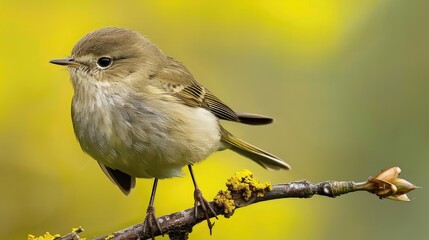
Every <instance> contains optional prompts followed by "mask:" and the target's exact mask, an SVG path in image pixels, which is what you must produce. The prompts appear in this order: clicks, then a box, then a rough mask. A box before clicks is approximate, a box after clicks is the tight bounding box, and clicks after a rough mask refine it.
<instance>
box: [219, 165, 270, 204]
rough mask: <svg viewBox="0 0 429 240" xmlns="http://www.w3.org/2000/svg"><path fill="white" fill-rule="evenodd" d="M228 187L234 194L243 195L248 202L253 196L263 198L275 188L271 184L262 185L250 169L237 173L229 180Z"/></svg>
mask: <svg viewBox="0 0 429 240" xmlns="http://www.w3.org/2000/svg"><path fill="white" fill-rule="evenodd" d="M226 186H227V187H228V190H229V191H231V192H233V193H241V195H242V196H243V198H244V200H246V201H248V200H249V199H250V198H251V197H253V196H256V197H263V196H264V195H265V192H267V191H270V190H271V189H272V187H273V186H272V184H271V183H270V182H264V183H260V182H259V180H258V179H257V178H254V177H253V173H252V172H251V171H250V170H248V169H243V170H241V171H239V172H236V173H235V174H234V176H233V177H231V178H229V179H228V181H227V183H226Z"/></svg>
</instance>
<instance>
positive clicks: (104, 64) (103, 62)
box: [97, 57, 113, 69]
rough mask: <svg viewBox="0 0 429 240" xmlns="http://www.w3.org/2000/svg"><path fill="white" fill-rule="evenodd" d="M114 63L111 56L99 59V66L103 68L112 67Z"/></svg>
mask: <svg viewBox="0 0 429 240" xmlns="http://www.w3.org/2000/svg"><path fill="white" fill-rule="evenodd" d="M112 63H113V59H112V58H110V57H101V58H99V59H98V60H97V66H98V67H99V68H101V69H106V68H108V67H110V66H111V65H112Z"/></svg>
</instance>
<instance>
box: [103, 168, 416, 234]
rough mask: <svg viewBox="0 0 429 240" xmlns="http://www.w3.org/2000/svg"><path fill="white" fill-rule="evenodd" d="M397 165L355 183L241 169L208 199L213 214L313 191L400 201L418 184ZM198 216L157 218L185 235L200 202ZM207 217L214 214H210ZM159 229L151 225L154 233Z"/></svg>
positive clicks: (139, 228) (189, 212)
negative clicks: (260, 175)
mask: <svg viewBox="0 0 429 240" xmlns="http://www.w3.org/2000/svg"><path fill="white" fill-rule="evenodd" d="M399 172H400V169H399V168H398V167H393V168H389V169H387V170H385V171H383V172H381V173H380V174H379V175H377V176H376V177H374V178H370V179H368V180H367V181H365V182H360V183H355V182H352V181H325V182H321V183H317V184H314V183H311V182H309V181H307V180H301V181H296V182H290V183H285V184H276V185H271V184H270V183H269V182H267V183H259V181H258V180H257V179H254V178H253V175H252V173H251V172H250V171H248V170H243V171H241V172H238V173H236V174H235V176H234V177H232V178H230V179H228V181H227V184H226V185H227V187H228V190H226V191H219V193H218V194H217V195H216V197H215V200H214V201H212V202H210V205H211V206H212V207H213V209H214V211H215V213H216V215H224V216H225V217H227V218H228V217H230V216H231V215H232V214H233V213H234V211H235V209H237V208H241V207H245V206H248V205H251V204H254V203H258V202H263V201H268V200H273V199H279V198H311V197H312V196H314V195H321V196H327V197H332V198H334V197H337V196H340V195H343V194H346V193H350V192H355V191H368V192H370V193H374V194H376V195H377V196H378V197H380V198H388V199H393V200H399V201H409V199H408V197H407V196H406V193H407V192H409V191H411V190H413V189H416V188H417V187H416V186H415V185H413V184H411V183H409V182H407V181H406V180H404V179H400V178H397V177H398V175H399ZM199 208H200V209H199V211H198V213H199V214H198V215H197V217H195V216H194V208H189V209H186V210H183V211H180V212H176V213H172V214H169V215H165V216H162V217H159V218H158V219H157V220H158V222H159V224H160V226H161V228H162V229H163V231H164V232H165V233H167V234H168V235H169V236H170V238H171V239H187V238H188V234H189V233H190V232H191V231H192V227H193V226H195V225H196V224H198V223H200V222H202V221H205V220H206V217H205V215H204V214H203V211H202V209H201V206H199ZM209 216H210V217H215V215H213V214H210V212H209ZM160 234H161V233H160V232H159V230H158V229H155V228H154V235H155V236H159V235H160ZM150 237H151V236H150V233H149V232H148V231H144V229H143V223H139V224H136V225H134V226H130V227H128V228H126V229H123V230H119V231H117V232H114V233H112V234H110V235H105V236H101V237H98V238H95V239H96V240H103V239H129V240H131V239H147V238H150Z"/></svg>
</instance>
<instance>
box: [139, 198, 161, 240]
mask: <svg viewBox="0 0 429 240" xmlns="http://www.w3.org/2000/svg"><path fill="white" fill-rule="evenodd" d="M154 223H155V229H154ZM157 230H158V231H159V232H160V233H161V235H163V236H164V233H163V232H162V228H161V226H160V225H159V223H158V221H157V219H156V215H155V208H154V207H153V206H149V207H148V208H147V211H146V218H145V220H144V223H143V231H144V232H145V233H146V231H148V232H149V235H150V236H151V238H152V240H154V239H155V232H156V231H157Z"/></svg>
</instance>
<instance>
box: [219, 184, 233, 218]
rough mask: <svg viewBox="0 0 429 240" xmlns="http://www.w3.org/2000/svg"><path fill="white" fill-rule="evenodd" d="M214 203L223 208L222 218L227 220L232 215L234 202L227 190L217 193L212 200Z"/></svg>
mask: <svg viewBox="0 0 429 240" xmlns="http://www.w3.org/2000/svg"><path fill="white" fill-rule="evenodd" d="M214 202H215V203H216V205H218V206H219V207H223V212H224V213H225V214H224V216H225V217H226V218H229V217H231V216H232V214H234V210H235V202H234V199H232V196H231V192H230V191H229V190H226V191H224V190H221V191H219V192H218V193H217V195H216V196H215V198H214Z"/></svg>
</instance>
